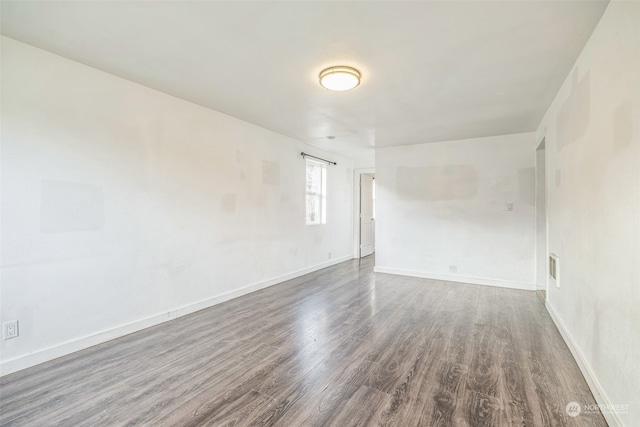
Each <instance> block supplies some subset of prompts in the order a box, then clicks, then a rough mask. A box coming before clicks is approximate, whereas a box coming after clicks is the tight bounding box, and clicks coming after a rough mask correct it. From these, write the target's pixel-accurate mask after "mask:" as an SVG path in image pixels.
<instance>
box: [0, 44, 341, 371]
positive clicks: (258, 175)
mask: <svg viewBox="0 0 640 427" xmlns="http://www.w3.org/2000/svg"><path fill="white" fill-rule="evenodd" d="M2 89H3V91H2V109H3V111H2V113H3V123H2V125H3V126H2V287H1V298H2V301H1V307H2V314H1V321H2V322H6V321H8V320H13V319H18V320H19V322H20V336H19V337H18V338H15V339H10V340H6V341H1V343H2V347H1V352H2V372H3V373H5V374H6V373H9V372H11V371H15V370H17V369H21V368H24V367H26V366H29V365H32V364H35V363H39V362H42V361H44V360H48V359H50V358H52V357H55V356H59V355H62V354H65V353H68V352H70V351H74V350H77V349H79V348H83V347H86V346H88V345H91V344H95V343H97V342H101V341H104V340H106V339H109V338H113V337H115V336H119V335H122V334H124V333H127V332H130V331H133V330H136V329H140V328H142V327H145V326H149V325H152V324H155V323H158V322H161V321H164V320H167V319H169V318H174V317H176V316H179V315H182V314H185V313H188V312H191V311H193V310H196V309H199V308H203V307H206V306H208V305H211V304H213V303H216V302H219V301H222V300H225V299H228V298H230V297H233V296H238V295H241V294H243V293H246V292H248V291H251V290H255V289H258V288H260V287H264V286H267V285H270V284H273V283H275V282H277V281H280V280H283V279H285V278H289V277H292V276H295V275H299V274H302V273H304V272H308V271H311V270H313V269H315V268H318V267H322V266H326V265H328V264H330V263H332V262H335V261H337V260H345V259H350V258H351V255H352V244H353V229H352V228H353V226H352V224H353V219H352V212H353V206H352V202H353V200H352V199H353V196H352V195H353V170H352V168H353V166H352V164H351V161H349V160H346V159H344V158H339V157H337V156H335V155H332V154H328V153H324V152H320V151H318V150H315V149H314V148H312V147H310V146H307V145H304V144H301V143H298V142H296V141H293V140H291V139H289V138H286V137H284V136H282V135H279V134H276V133H273V132H270V131H267V130H265V129H262V128H259V127H257V126H254V125H251V124H248V123H245V122H242V121H240V120H237V119H234V118H232V117H229V116H226V115H224V114H221V113H218V112H215V111H211V110H208V109H206V108H203V107H200V106H197V105H194V104H191V103H189V102H186V101H183V100H180V99H176V98H173V97H171V96H168V95H165V94H163V93H160V92H157V91H154V90H151V89H149V88H146V87H143V86H140V85H137V84H134V83H132V82H129V81H126V80H123V79H121V78H117V77H114V76H112V75H109V74H106V73H103V72H101V71H98V70H95V69H92V68H89V67H86V66H84V65H81V64H79V63H76V62H73V61H70V60H67V59H64V58H62V57H60V56H56V55H53V54H50V53H48V52H45V51H42V50H39V49H35V48H33V47H30V46H27V45H25V44H22V43H19V42H16V41H13V40H11V39H7V38H3V39H2ZM277 102H278V100H277V99H274V100H273V103H274V106H275V105H277ZM303 150H304V151H307V152H310V153H312V154H316V155H319V156H322V157H325V158H326V157H328V158H330V159H332V160H336V161H337V162H338V166H330V167H328V193H329V197H328V221H327V225H326V226H306V225H305V222H304V199H305V178H304V173H305V163H304V161H303V160H302V158H301V156H300V152H301V151H303ZM329 252H331V255H332V258H331V259H329Z"/></svg>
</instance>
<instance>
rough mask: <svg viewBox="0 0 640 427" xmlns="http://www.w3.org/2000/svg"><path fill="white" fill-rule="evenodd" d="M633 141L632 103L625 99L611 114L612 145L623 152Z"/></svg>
mask: <svg viewBox="0 0 640 427" xmlns="http://www.w3.org/2000/svg"><path fill="white" fill-rule="evenodd" d="M632 140H633V103H632V102H631V100H630V99H626V100H624V101H623V102H621V103H620V105H618V107H616V109H615V110H614V112H613V145H614V147H615V149H616V150H618V151H624V150H625V149H627V148H628V147H629V145H630V144H631V141H632Z"/></svg>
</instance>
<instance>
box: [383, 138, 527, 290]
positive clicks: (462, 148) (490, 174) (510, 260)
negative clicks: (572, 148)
mask: <svg viewBox="0 0 640 427" xmlns="http://www.w3.org/2000/svg"><path fill="white" fill-rule="evenodd" d="M535 147H536V141H535V138H534V134H532V133H525V134H516V135H504V136H497V137H490V138H478V139H471V140H463V141H447V142H439V143H428V144H419V145H412V146H403V147H394V148H383V149H378V150H376V268H377V269H378V271H386V272H395V273H400V274H409V275H418V276H426V277H436V278H446V279H449V280H459V281H474V283H488V284H495V285H501V286H514V287H519V288H528V289H533V288H534V287H535V261H534V259H535V210H534V205H535V169H534V166H535V165H534V158H535V156H534V151H535ZM509 208H511V209H509Z"/></svg>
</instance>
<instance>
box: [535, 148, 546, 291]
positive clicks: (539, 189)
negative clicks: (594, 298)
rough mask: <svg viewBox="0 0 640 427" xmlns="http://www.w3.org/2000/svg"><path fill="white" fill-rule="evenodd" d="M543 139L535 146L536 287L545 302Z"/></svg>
mask: <svg viewBox="0 0 640 427" xmlns="http://www.w3.org/2000/svg"><path fill="white" fill-rule="evenodd" d="M545 163H546V162H545V140H544V139H542V142H540V145H538V148H536V289H537V292H538V295H539V296H540V298H541V299H542V300H543V301H545V302H546V300H547V298H548V292H547V283H548V278H547V189H546V164H545Z"/></svg>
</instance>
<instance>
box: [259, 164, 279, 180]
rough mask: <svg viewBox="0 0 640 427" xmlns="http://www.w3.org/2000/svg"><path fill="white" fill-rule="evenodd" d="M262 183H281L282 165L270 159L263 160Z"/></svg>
mask: <svg viewBox="0 0 640 427" xmlns="http://www.w3.org/2000/svg"><path fill="white" fill-rule="evenodd" d="M262 183H263V184H268V185H280V165H279V164H278V163H276V162H270V161H268V160H263V161H262Z"/></svg>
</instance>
